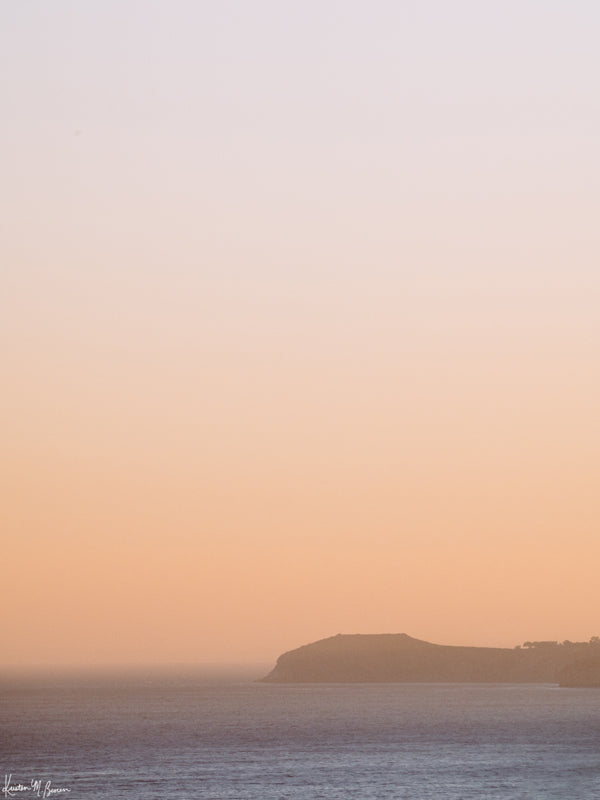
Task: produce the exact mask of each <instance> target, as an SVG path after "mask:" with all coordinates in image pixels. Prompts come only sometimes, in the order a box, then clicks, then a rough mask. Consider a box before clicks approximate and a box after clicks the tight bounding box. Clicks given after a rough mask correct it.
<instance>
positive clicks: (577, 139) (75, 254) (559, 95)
mask: <svg viewBox="0 0 600 800" xmlns="http://www.w3.org/2000/svg"><path fill="white" fill-rule="evenodd" d="M554 5H556V4H554ZM554 5H548V4H542V3H536V2H534V3H531V4H528V6H527V9H523V7H522V4H520V3H517V2H516V1H515V2H508V3H507V4H505V5H503V6H502V7H497V8H494V9H492V8H491V7H487V8H486V9H485V10H483V9H482V8H481V7H478V8H477V9H476V8H474V4H472V3H469V2H459V3H457V4H452V6H453V12H452V13H451V14H450V13H449V12H448V6H446V5H445V4H443V3H442V2H441V0H440V2H435V3H433V4H428V9H427V10H425V9H423V8H421V7H420V6H419V5H418V4H410V3H409V4H406V5H404V4H402V5H399V4H395V3H391V2H389V3H388V2H379V3H375V4H374V5H372V4H369V6H368V7H367V5H366V4H364V3H360V2H352V3H349V4H347V5H345V6H344V7H343V8H342V7H341V6H338V4H334V3H330V4H329V3H325V4H316V3H313V2H308V3H306V4H301V5H300V4H298V6H297V7H295V8H294V9H293V10H290V9H288V11H287V12H284V11H282V10H281V7H279V6H278V5H277V4H274V3H273V2H267V1H266V0H261V2H259V3H256V4H252V11H250V10H249V9H250V6H248V7H246V6H245V5H244V4H235V3H234V4H232V5H231V7H230V6H227V8H228V9H229V10H228V11H225V10H223V9H221V7H220V6H219V4H216V5H215V6H214V7H213V8H207V7H205V6H198V5H197V4H195V3H192V2H186V1H185V0H180V2H176V3H169V4H167V3H160V2H159V3H155V4H151V5H149V6H148V8H147V9H146V11H145V14H144V17H143V18H141V17H140V11H139V9H137V6H136V5H134V4H132V5H131V6H126V7H125V8H124V9H123V6H121V5H120V4H116V3H113V2H108V3H94V2H92V3H90V4H86V5H85V7H83V6H82V7H81V8H79V7H77V8H75V7H73V6H72V4H68V3H62V2H58V3H57V4H56V5H55V6H54V4H53V10H52V12H49V11H48V10H47V9H45V7H44V5H43V4H41V3H32V4H27V6H26V7H25V6H24V7H19V8H17V7H16V6H13V7H11V8H5V9H3V10H2V11H1V12H0V16H2V17H3V18H4V23H3V24H2V25H0V30H2V33H0V39H1V40H0V45H2V47H3V50H4V52H5V53H6V59H7V63H8V65H9V69H8V71H7V74H8V79H5V83H6V86H5V89H6V96H7V108H8V115H7V116H8V122H7V124H6V126H5V128H4V130H3V131H2V132H0V137H1V138H2V140H3V149H4V153H5V154H6V153H8V154H10V157H9V160H8V164H7V169H6V175H7V179H6V180H5V181H4V188H3V191H2V194H3V198H4V199H3V201H2V202H3V212H2V216H3V219H4V226H5V233H4V234H3V237H2V243H1V244H0V247H1V248H2V258H1V261H2V263H3V265H4V266H3V268H2V287H3V288H2V292H1V297H2V300H0V302H1V303H2V314H1V317H0V329H1V331H2V338H3V341H5V342H6V343H7V345H8V346H7V347H6V348H5V359H4V381H3V391H2V396H1V397H0V407H1V409H2V418H3V422H4V426H3V428H4V430H5V434H4V445H3V448H2V450H3V460H2V475H1V479H2V480H1V484H2V487H3V488H2V491H3V495H4V496H3V499H2V502H1V504H0V514H1V529H2V531H3V537H4V546H3V552H4V553H5V558H4V561H3V581H2V584H3V594H4V602H3V604H2V610H1V612H0V613H1V614H2V620H1V622H2V631H3V641H4V647H3V656H2V658H3V661H4V663H6V664H36V663H105V662H123V661H126V662H146V661H149V662H165V661H172V662H180V661H272V660H274V659H275V657H276V656H277V655H278V654H279V653H281V652H283V651H284V650H287V649H291V648H293V647H296V646H298V645H300V644H303V643H306V642H309V641H314V640H316V639H319V638H322V637H325V636H329V635H332V634H335V633H338V632H343V633H354V632H361V633H380V632H405V633H408V634H410V635H412V636H415V637H417V638H422V639H427V640H430V641H434V642H438V643H443V644H471V645H500V646H503V645H506V646H513V645H515V644H518V643H520V642H522V641H524V640H526V639H559V640H562V639H565V638H569V639H572V640H578V639H584V640H587V639H588V638H589V637H590V636H591V635H597V634H599V633H600V630H599V629H598V620H597V608H598V589H597V583H598V581H597V568H598V563H599V561H600V539H599V538H598V521H599V519H600V513H599V512H600V500H599V499H598V498H599V495H598V485H599V478H600V474H599V473H600V468H599V466H598V464H599V459H598V453H599V447H600V425H599V421H598V420H599V414H598V409H599V407H600V403H599V401H600V377H599V375H600V373H599V371H598V363H599V355H600V353H599V342H600V338H599V335H600V315H599V314H598V309H599V307H600V304H599V300H600V277H599V272H598V250H599V247H598V245H599V241H598V230H597V219H598V200H599V193H598V187H599V185H600V183H599V180H598V179H599V178H600V171H599V161H598V157H597V134H598V123H599V122H600V114H599V104H598V97H600V94H599V93H598V86H597V85H596V84H597V77H596V76H597V75H598V74H600V73H599V71H598V69H597V67H598V64H597V63H596V62H597V60H598V55H597V47H596V42H595V40H594V38H593V36H592V35H591V33H590V31H591V30H593V29H594V26H593V25H591V24H590V23H591V19H590V17H596V18H597V17H598V15H599V12H598V9H597V8H595V7H591V6H590V7H588V6H587V5H586V4H579V5H577V7H576V8H575V7H573V8H567V7H566V5H565V6H564V7H561V8H559V7H558V5H556V7H554ZM534 7H535V8H536V9H537V10H538V12H539V13H538V14H537V15H536V14H533V13H532V9H533V8H534ZM116 21H118V22H119V24H118V25H116V24H115V22H116ZM596 22H598V19H596ZM316 23H318V24H316ZM134 33H135V36H134V37H133V34H134ZM132 37H133V39H132ZM509 53H510V57H509V56H508V54H509Z"/></svg>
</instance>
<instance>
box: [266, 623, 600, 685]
mask: <svg viewBox="0 0 600 800" xmlns="http://www.w3.org/2000/svg"><path fill="white" fill-rule="evenodd" d="M262 680H263V681H265V682H270V683H395V682H409V681H411V682H416V681H419V682H434V683H438V682H444V683H445V682H456V683H560V685H564V686H584V685H585V686H594V685H598V686H600V641H598V637H592V639H591V640H590V641H589V642H562V643H558V642H525V644H524V645H522V646H517V647H515V648H501V647H459V646H452V645H439V644H432V643H430V642H425V641H422V640H420V639H415V638H413V637H411V636H408V635H407V634H405V633H396V634H338V635H337V636H331V637H329V638H327V639H321V640H320V641H317V642H313V643H312V644H306V645H303V646H302V647H298V648H297V649H295V650H290V651H289V652H287V653H284V654H283V655H282V656H280V657H279V658H278V659H277V663H276V665H275V667H274V669H273V670H272V671H271V672H270V673H269V674H268V675H267V676H266V677H265V678H263V679H262Z"/></svg>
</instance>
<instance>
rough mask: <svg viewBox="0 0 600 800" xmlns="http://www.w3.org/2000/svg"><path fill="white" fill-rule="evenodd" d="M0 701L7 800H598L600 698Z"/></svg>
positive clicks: (280, 696)
mask: <svg viewBox="0 0 600 800" xmlns="http://www.w3.org/2000/svg"><path fill="white" fill-rule="evenodd" d="M0 693H1V702H2V711H1V713H2V718H1V726H2V727H1V734H0V788H2V793H1V794H0V800H1V798H2V797H10V796H11V795H12V796H13V797H18V798H21V799H22V798H28V797H37V796H39V797H44V796H46V797H67V798H69V800H76V798H103V799H104V800H113V799H114V800H116V798H119V800H142V798H144V800H154V799H155V798H161V800H162V799H163V798H182V799H183V800H185V798H206V799H207V800H208V799H209V798H210V800H225V798H227V800H313V799H314V800H317V798H322V800H334V798H335V799H336V800H338V799H339V800H341V799H342V798H357V800H358V799H360V800H369V799H370V798H373V799H375V798H377V799H378V800H387V798H390V800H391V798H394V800H399V799H400V798H406V799H407V800H430V799H433V798H435V800H471V799H472V800H487V799H489V800H508V799H509V798H511V800H512V798H519V799H521V800H522V799H523V798H528V800H534V799H535V800H550V799H551V798H557V800H577V799H578V798H581V800H594V798H600V690H596V689H560V688H558V687H556V686H551V685H500V684H495V685H491V684H483V685H480V684H414V683H408V684H407V683H404V684H402V683H400V684H346V685H341V684H303V685H301V684H295V685H281V684H280V685H277V684H264V683H256V682H253V681H250V680H244V681H240V680H231V679H230V680H206V679H204V678H202V677H201V676H194V675H193V674H186V675H181V674H153V675H151V676H149V675H148V674H145V675H142V674H140V675H133V674H131V673H130V674H128V675H126V676H123V675H110V676H106V675H103V676H98V675H97V676H94V677H87V678H85V679H84V678H81V677H77V678H66V677H63V678H53V679H41V678H39V677H38V678H36V679H28V680H23V679H16V678H12V679H8V678H5V679H3V680H2V681H0ZM11 787H12V788H11Z"/></svg>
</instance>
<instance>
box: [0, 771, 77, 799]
mask: <svg viewBox="0 0 600 800" xmlns="http://www.w3.org/2000/svg"><path fill="white" fill-rule="evenodd" d="M70 791H71V790H70V789H67V788H66V787H65V786H52V781H40V780H35V779H32V780H31V781H30V782H29V784H26V783H12V774H11V775H6V774H5V775H4V786H3V788H2V794H3V795H4V797H15V796H16V795H17V794H18V793H19V792H31V796H32V797H55V796H56V795H58V794H66V793H67V792H70Z"/></svg>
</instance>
